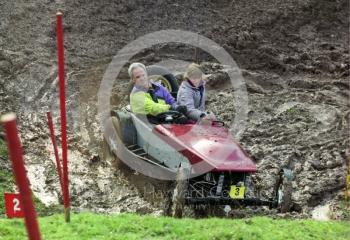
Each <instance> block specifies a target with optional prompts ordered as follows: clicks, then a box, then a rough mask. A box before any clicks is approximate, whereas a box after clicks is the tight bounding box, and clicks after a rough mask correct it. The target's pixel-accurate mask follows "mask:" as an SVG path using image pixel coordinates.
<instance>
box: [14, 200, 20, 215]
mask: <svg viewBox="0 0 350 240" xmlns="http://www.w3.org/2000/svg"><path fill="white" fill-rule="evenodd" d="M12 202H13V212H20V211H21V208H20V207H19V200H18V199H17V198H14V199H13V200H12Z"/></svg>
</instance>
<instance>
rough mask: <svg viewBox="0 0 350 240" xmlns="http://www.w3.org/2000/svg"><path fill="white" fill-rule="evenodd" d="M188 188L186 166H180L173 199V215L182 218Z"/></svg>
mask: <svg viewBox="0 0 350 240" xmlns="http://www.w3.org/2000/svg"><path fill="white" fill-rule="evenodd" d="M187 188H188V179H187V171H186V169H185V168H184V167H182V166H180V167H179V169H178V171H177V177H176V186H175V189H174V193H173V199H172V216H173V217H176V218H182V215H183V211H184V206H185V197H186V193H187Z"/></svg>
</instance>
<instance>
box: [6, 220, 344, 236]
mask: <svg viewBox="0 0 350 240" xmlns="http://www.w3.org/2000/svg"><path fill="white" fill-rule="evenodd" d="M39 225H40V229H41V234H42V238H43V239H191V240H192V239H242V240H243V239H268V240H270V239H305V240H307V239H319V240H322V239H325V240H326V239H327V240H329V239H332V240H336V239H349V238H348V237H349V236H350V223H349V222H336V221H329V222H318V221H314V220H287V219H272V218H268V217H253V218H250V219H219V218H207V219H189V218H185V219H174V218H169V217H154V216H138V215H134V214H120V215H99V214H92V213H80V214H73V215H72V217H71V223H65V222H64V216H63V215H53V216H49V217H43V218H40V219H39ZM0 236H3V237H4V239H24V238H26V232H25V228H24V225H23V221H22V220H8V219H0Z"/></svg>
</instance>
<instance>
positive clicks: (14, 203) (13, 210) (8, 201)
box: [4, 193, 24, 218]
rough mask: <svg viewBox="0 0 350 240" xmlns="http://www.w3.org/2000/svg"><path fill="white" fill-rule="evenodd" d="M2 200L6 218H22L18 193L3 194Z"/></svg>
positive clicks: (22, 213)
mask: <svg viewBox="0 0 350 240" xmlns="http://www.w3.org/2000/svg"><path fill="white" fill-rule="evenodd" d="M4 198H5V208H6V215H7V217H9V218H22V217H24V212H23V208H22V204H21V196H20V195H19V194H18V193H5V196H4Z"/></svg>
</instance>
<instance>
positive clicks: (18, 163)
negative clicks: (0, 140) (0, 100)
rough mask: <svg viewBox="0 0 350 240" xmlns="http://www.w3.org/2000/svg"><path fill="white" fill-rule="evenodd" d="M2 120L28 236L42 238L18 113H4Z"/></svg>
mask: <svg viewBox="0 0 350 240" xmlns="http://www.w3.org/2000/svg"><path fill="white" fill-rule="evenodd" d="M1 122H2V124H3V125H4V129H5V133H6V140H7V145H8V149H9V153H10V159H11V161H12V169H13V173H14V175H15V179H16V184H17V186H18V189H19V193H20V195H21V202H22V204H23V205H22V206H23V211H24V219H25V224H26V228H27V233H28V237H29V239H30V240H40V239H41V237H40V230H39V225H38V221H37V218H36V212H35V208H34V204H33V200H32V191H31V190H30V187H29V180H28V178H27V173H26V169H25V167H24V161H23V150H22V145H21V142H20V140H19V137H18V130H17V126H16V114H14V113H8V114H5V115H3V116H2V117H1Z"/></svg>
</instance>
